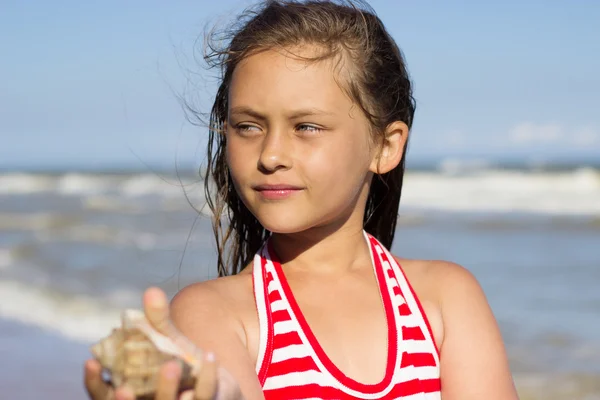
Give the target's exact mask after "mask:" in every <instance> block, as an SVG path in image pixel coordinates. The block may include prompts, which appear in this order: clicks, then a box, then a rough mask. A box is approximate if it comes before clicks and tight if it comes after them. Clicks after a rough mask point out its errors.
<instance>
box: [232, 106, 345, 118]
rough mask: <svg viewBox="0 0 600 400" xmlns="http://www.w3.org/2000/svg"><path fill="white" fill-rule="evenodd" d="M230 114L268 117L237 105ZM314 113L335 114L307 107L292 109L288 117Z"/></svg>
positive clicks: (299, 116) (305, 115)
mask: <svg viewBox="0 0 600 400" xmlns="http://www.w3.org/2000/svg"><path fill="white" fill-rule="evenodd" d="M229 115H230V116H232V115H248V116H250V117H253V118H256V119H259V120H261V121H265V120H266V119H267V117H266V116H265V115H264V114H262V113H260V112H258V111H256V110H253V109H252V108H250V107H247V106H237V107H231V109H230V111H229ZM312 115H333V113H332V112H329V111H325V110H321V109H319V108H307V109H299V110H294V111H291V112H290V113H288V114H287V117H288V118H289V119H297V118H302V117H307V116H312Z"/></svg>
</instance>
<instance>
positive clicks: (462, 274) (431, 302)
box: [395, 257, 487, 348]
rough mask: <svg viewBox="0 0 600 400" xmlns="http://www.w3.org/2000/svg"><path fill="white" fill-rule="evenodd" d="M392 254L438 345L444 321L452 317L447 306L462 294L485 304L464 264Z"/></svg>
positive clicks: (443, 335)
mask: <svg viewBox="0 0 600 400" xmlns="http://www.w3.org/2000/svg"><path fill="white" fill-rule="evenodd" d="M395 258H396V260H397V262H398V264H399V265H400V266H401V268H402V271H403V272H404V274H405V275H406V279H407V280H408V281H409V283H410V285H411V286H412V288H413V289H414V291H415V294H416V296H417V298H418V299H419V302H420V303H421V305H422V307H423V309H424V312H425V314H426V316H427V319H428V320H429V323H430V325H431V328H432V330H433V334H434V337H435V342H436V344H437V346H438V348H441V347H442V345H443V342H444V338H445V333H446V329H447V328H448V325H449V324H451V323H452V322H453V320H454V319H456V318H453V316H454V314H455V313H454V312H453V311H451V310H453V309H454V308H455V307H454V306H455V305H456V303H457V302H458V303H460V302H461V301H467V299H465V296H466V294H468V297H470V299H469V300H468V301H476V302H480V303H481V302H485V303H486V305H487V301H486V299H485V297H484V295H483V292H482V290H481V287H480V285H479V283H478V282H477V279H476V278H475V277H474V276H473V274H472V273H471V272H470V271H469V270H468V269H466V268H465V267H463V266H461V265H459V264H456V263H453V262H449V261H443V260H413V259H404V258H399V257H395ZM450 312H452V313H453V315H449V313H450Z"/></svg>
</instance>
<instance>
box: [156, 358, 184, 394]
mask: <svg viewBox="0 0 600 400" xmlns="http://www.w3.org/2000/svg"><path fill="white" fill-rule="evenodd" d="M180 379H181V366H180V365H179V364H178V363H177V362H176V361H169V362H166V363H165V364H164V365H163V366H162V367H161V368H160V373H159V375H158V383H157V388H156V397H155V400H174V399H175V398H176V397H177V392H178V391H179V380H180Z"/></svg>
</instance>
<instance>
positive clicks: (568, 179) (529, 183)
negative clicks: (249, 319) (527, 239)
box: [0, 161, 600, 215]
mask: <svg viewBox="0 0 600 400" xmlns="http://www.w3.org/2000/svg"><path fill="white" fill-rule="evenodd" d="M486 165H487V164H486V163H485V162H483V161H482V162H480V163H474V164H473V166H472V167H471V166H465V165H458V166H456V165H454V166H453V165H452V163H447V165H446V166H445V167H444V168H442V169H441V171H429V172H424V171H420V172H418V171H417V172H415V171H409V172H408V173H407V174H406V177H405V187H404V189H403V196H402V206H403V207H409V208H414V209H421V210H440V211H466V212H468V211H475V212H479V211H481V212H527V213H542V214H566V215H600V171H598V170H596V169H593V168H580V169H575V170H570V171H535V170H529V171H526V170H502V169H489V168H487V167H486ZM42 192H51V193H53V194H55V195H57V196H80V197H81V202H82V204H83V205H84V207H86V208H88V209H93V210H107V211H117V210H119V211H121V212H131V213H139V212H140V211H142V210H147V209H148V208H152V209H161V207H165V208H167V209H173V210H174V209H182V208H183V207H189V205H188V204H187V201H186V195H187V196H188V197H189V199H190V201H191V202H192V203H193V204H195V205H197V208H202V207H203V205H204V194H203V188H202V185H201V184H200V183H199V182H198V179H194V178H182V179H181V182H180V181H179V179H178V178H174V177H171V178H169V179H163V178H161V177H159V176H157V175H153V174H140V175H101V174H87V175H86V174H65V175H57V176H47V175H36V174H4V175H0V195H5V196H9V195H13V196H19V195H28V194H33V193H42ZM148 196H153V197H152V198H157V199H159V201H158V203H156V202H154V201H153V200H152V199H147V198H148ZM138 199H140V200H139V202H138V204H136V201H138ZM144 199H147V200H144Z"/></svg>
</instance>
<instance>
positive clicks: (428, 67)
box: [0, 0, 600, 169]
mask: <svg viewBox="0 0 600 400" xmlns="http://www.w3.org/2000/svg"><path fill="white" fill-rule="evenodd" d="M252 3H253V2H250V1H239V0H237V1H236V0H220V1H218V2H212V1H200V0H195V1H184V0H174V1H170V2H166V1H158V0H145V1H141V0H130V1H126V2H124V1H117V0H105V1H102V2H84V1H74V0H73V1H66V0H55V1H51V2H50V1H42V0H30V1H26V2H24V1H18V0H3V1H2V2H0V168H3V169H6V168H9V169H11V168H13V169H15V168H16V169H19V168H55V167H73V168H76V167H77V168H79V167H83V168H111V167H128V168H143V167H144V166H145V165H164V166H172V165H174V164H175V163H178V165H187V164H195V163H197V162H198V160H201V159H202V157H203V154H204V146H205V143H206V129H204V128H201V127H197V126H194V125H192V124H190V123H189V122H188V121H187V119H186V117H185V114H184V112H183V108H182V106H181V104H180V103H179V100H178V97H179V95H182V94H184V93H185V94H187V95H188V96H192V98H194V99H195V100H196V104H197V106H198V107H199V108H200V109H201V110H202V111H205V112H206V111H208V110H209V108H210V105H211V95H212V94H214V88H215V78H214V77H215V76H216V73H217V72H216V71H209V70H207V69H206V68H205V66H204V65H203V64H202V60H201V57H199V55H200V52H201V47H200V48H199V47H198V45H199V43H201V42H202V38H203V33H204V30H205V27H206V26H209V27H210V26H213V25H215V24H216V25H217V26H219V25H222V24H226V23H229V21H231V18H232V17H234V16H235V15H236V13H238V12H239V11H241V10H242V9H243V8H244V7H245V6H247V5H249V4H252ZM370 4H371V6H372V7H373V8H374V9H375V11H376V12H377V14H378V15H379V16H380V17H381V19H382V20H383V22H384V23H385V25H386V27H387V29H388V30H389V31H390V33H391V34H392V36H393V37H394V39H395V40H396V41H397V43H398V45H399V46H400V48H401V49H402V51H403V53H404V55H405V57H406V61H407V64H408V69H409V72H410V74H411V77H412V80H413V82H414V87H415V97H416V99H417V113H416V117H415V123H414V126H413V129H412V132H411V135H412V136H411V144H410V150H409V164H410V160H419V159H423V160H425V159H428V160H429V159H433V160H435V159H445V158H448V157H471V158H486V157H500V158H505V159H512V158H521V159H528V160H537V159H539V160H544V159H558V158H571V159H578V158H588V159H589V158H596V159H600V39H599V38H600V24H598V21H600V2H597V1H594V0H579V1H577V2H566V1H560V0H544V1H542V0H524V1H516V0H507V1H502V2H500V1H486V2H482V1H476V0H471V1H466V0H463V1H459V0H455V1H446V2H433V1H418V2H417V1H396V0H394V1H392V0H373V1H371V2H370ZM207 24H208V25H207Z"/></svg>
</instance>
